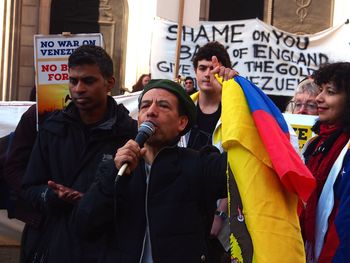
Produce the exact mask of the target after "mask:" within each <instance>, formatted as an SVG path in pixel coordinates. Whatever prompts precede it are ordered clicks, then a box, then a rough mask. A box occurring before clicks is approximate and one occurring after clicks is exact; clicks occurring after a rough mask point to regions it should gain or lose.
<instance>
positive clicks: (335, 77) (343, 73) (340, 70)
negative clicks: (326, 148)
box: [312, 62, 350, 133]
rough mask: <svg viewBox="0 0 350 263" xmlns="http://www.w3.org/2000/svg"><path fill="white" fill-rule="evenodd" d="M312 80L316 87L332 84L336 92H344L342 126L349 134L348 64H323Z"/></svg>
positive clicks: (349, 79) (349, 70) (349, 67)
mask: <svg viewBox="0 0 350 263" xmlns="http://www.w3.org/2000/svg"><path fill="white" fill-rule="evenodd" d="M312 78H313V79H314V82H315V83H316V84H317V85H318V86H321V85H322V84H326V83H333V84H334V85H335V86H336V88H337V89H338V90H341V91H342V90H345V93H346V107H347V108H346V109H345V112H344V114H343V119H342V124H343V126H344V130H345V131H346V132H348V133H350V63H349V62H337V63H327V64H323V65H321V66H320V68H319V69H318V70H316V71H315V72H314V73H313V75H312Z"/></svg>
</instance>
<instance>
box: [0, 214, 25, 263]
mask: <svg viewBox="0 0 350 263" xmlns="http://www.w3.org/2000/svg"><path fill="white" fill-rule="evenodd" d="M23 226H24V224H23V223H22V222H21V221H18V220H15V219H11V220H10V219H8V218H7V212H6V211H5V210H0V262H1V263H18V262H19V248H20V241H21V234H22V230H23Z"/></svg>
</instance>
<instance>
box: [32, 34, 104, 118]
mask: <svg viewBox="0 0 350 263" xmlns="http://www.w3.org/2000/svg"><path fill="white" fill-rule="evenodd" d="M81 45H95V46H103V39H102V34H99V33H98V34H76V35H70V34H69V35H34V65H35V73H36V74H35V83H36V88H37V108H38V114H39V120H40V118H41V116H43V115H44V114H45V113H46V112H50V111H53V110H56V109H62V108H64V107H65V106H66V105H67V104H68V103H69V102H70V97H69V90H68V65H67V62H68V57H69V55H70V54H72V52H73V51H74V50H75V49H76V48H77V47H79V46H81Z"/></svg>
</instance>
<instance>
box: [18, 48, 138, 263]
mask: <svg viewBox="0 0 350 263" xmlns="http://www.w3.org/2000/svg"><path fill="white" fill-rule="evenodd" d="M68 68H69V91H70V95H71V98H72V103H70V104H69V105H68V106H67V108H66V109H64V110H63V111H59V112H56V113H54V114H53V115H51V116H50V117H49V118H48V119H47V120H46V121H45V122H44V123H43V124H42V125H41V127H40V130H39V133H38V137H37V140H36V143H35V145H34V147H33V152H32V155H31V158H30V161H29V164H28V168H27V171H26V173H25V175H24V178H23V182H22V188H23V190H24V193H25V197H26V200H27V201H28V202H29V203H30V204H31V205H32V207H33V209H35V210H37V211H40V212H41V213H43V214H44V218H43V220H42V222H41V223H40V226H39V227H38V228H33V227H29V229H28V232H27V239H28V240H27V242H25V244H26V247H25V248H24V254H23V258H22V262H50V263H53V262H65V263H67V262H96V257H97V255H98V253H99V250H100V249H101V247H100V244H101V242H100V241H99V240H98V239H92V240H89V241H88V242H81V241H78V240H77V238H76V235H75V234H74V233H73V232H72V231H71V227H70V224H69V218H70V215H71V211H72V210H73V208H74V207H75V206H76V204H77V202H78V201H79V199H80V198H81V197H82V196H83V193H84V192H86V191H87V190H88V188H89V187H90V185H91V183H92V182H93V180H94V177H95V173H96V170H97V167H98V164H99V163H100V162H101V161H104V160H109V159H113V156H114V154H115V153H116V150H117V149H118V148H119V147H121V146H122V145H124V144H125V143H126V142H127V141H128V140H129V139H130V138H134V137H135V134H136V132H137V124H136V121H134V120H132V119H131V117H130V116H129V112H128V111H127V110H126V108H125V107H124V106H123V105H117V104H116V102H115V101H114V99H113V98H111V97H110V96H108V93H109V92H110V91H111V90H112V88H113V86H114V84H115V79H114V77H113V63H112V60H111V58H110V57H109V55H108V54H107V53H106V51H105V50H103V49H102V48H101V47H96V46H81V47H79V48H77V49H76V50H75V51H74V52H73V53H72V55H71V56H70V57H69V59H68ZM73 189H74V190H73Z"/></svg>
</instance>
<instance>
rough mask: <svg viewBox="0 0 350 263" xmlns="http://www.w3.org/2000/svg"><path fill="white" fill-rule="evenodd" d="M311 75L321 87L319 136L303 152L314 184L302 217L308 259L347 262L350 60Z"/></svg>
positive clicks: (349, 239)
mask: <svg viewBox="0 0 350 263" xmlns="http://www.w3.org/2000/svg"><path fill="white" fill-rule="evenodd" d="M313 78H314V82H315V83H316V84H317V85H318V86H319V89H320V93H319V94H318V95H317V97H316V102H317V109H318V115H319V119H318V121H317V122H316V124H315V125H314V126H313V131H314V132H315V133H316V134H317V136H316V137H314V138H312V139H311V140H310V141H309V142H307V144H306V145H305V146H304V152H303V157H304V159H305V163H306V165H307V166H308V168H309V169H310V171H311V172H312V174H313V175H314V177H315V178H316V182H317V185H316V189H315V191H314V192H313V193H312V195H311V196H310V198H309V200H308V202H307V205H306V207H305V209H304V210H303V212H302V214H301V217H300V222H301V229H302V233H303V238H304V241H305V248H306V255H307V259H308V261H307V262H318V263H321V262H349V260H350V150H349V144H350V141H349V138H350V137H349V134H350V63H347V62H339V63H333V64H327V65H324V66H321V67H320V69H319V70H317V71H315V73H314V74H313Z"/></svg>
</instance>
